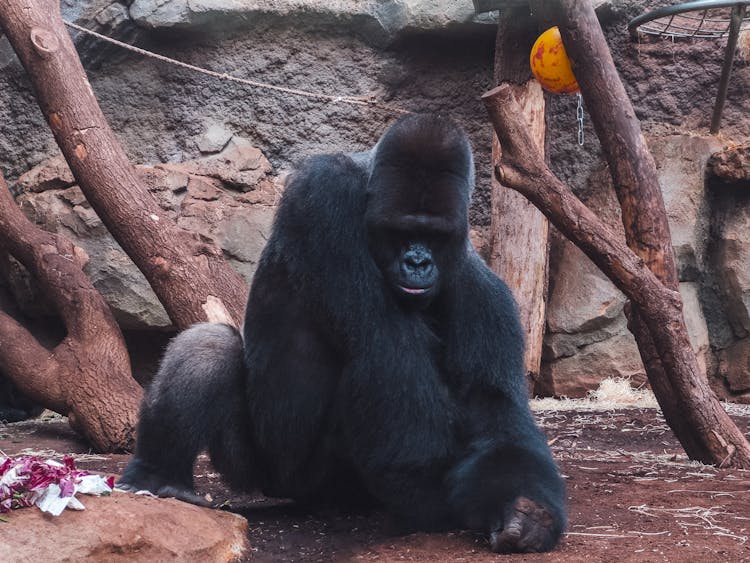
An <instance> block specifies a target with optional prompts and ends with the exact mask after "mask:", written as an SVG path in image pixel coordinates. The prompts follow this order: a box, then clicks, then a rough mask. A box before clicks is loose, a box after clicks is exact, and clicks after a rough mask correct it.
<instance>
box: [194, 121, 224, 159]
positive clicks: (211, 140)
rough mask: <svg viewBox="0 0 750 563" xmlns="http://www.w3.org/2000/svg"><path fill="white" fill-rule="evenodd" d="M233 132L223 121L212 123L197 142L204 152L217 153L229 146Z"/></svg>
mask: <svg viewBox="0 0 750 563" xmlns="http://www.w3.org/2000/svg"><path fill="white" fill-rule="evenodd" d="M231 138H232V132H231V131H230V130H229V129H228V128H227V127H226V125H224V124H223V123H212V124H211V125H209V126H208V127H207V128H206V132H205V133H203V135H201V136H200V138H199V139H198V141H197V142H196V144H197V145H198V150H199V151H201V152H202V153H217V152H221V150H222V149H223V148H224V147H226V146H227V143H228V142H229V139H231Z"/></svg>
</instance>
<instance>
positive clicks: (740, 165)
mask: <svg viewBox="0 0 750 563" xmlns="http://www.w3.org/2000/svg"><path fill="white" fill-rule="evenodd" d="M748 37H750V35H748ZM708 171H709V173H710V174H712V175H713V176H715V177H716V178H718V179H719V180H721V181H722V182H725V183H727V184H735V183H739V182H750V144H744V145H739V146H730V147H727V148H725V149H724V150H721V151H718V152H716V153H715V154H713V155H711V158H710V159H709V161H708Z"/></svg>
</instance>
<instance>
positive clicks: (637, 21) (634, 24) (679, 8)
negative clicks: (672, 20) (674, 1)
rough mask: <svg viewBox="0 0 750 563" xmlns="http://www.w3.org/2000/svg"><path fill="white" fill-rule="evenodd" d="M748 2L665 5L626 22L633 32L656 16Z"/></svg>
mask: <svg viewBox="0 0 750 563" xmlns="http://www.w3.org/2000/svg"><path fill="white" fill-rule="evenodd" d="M748 4H750V0H718V1H717V0H697V1H695V2H686V3H684V4H678V5H676V6H666V7H664V8H658V9H656V10H653V11H652V12H648V13H646V14H642V15H640V16H638V17H637V18H634V19H632V20H631V21H630V23H629V24H628V29H629V30H630V32H631V33H634V32H635V31H636V29H637V28H638V26H639V25H641V24H643V23H646V22H648V21H651V20H654V19H656V18H663V17H664V16H672V15H677V14H681V13H683V12H691V11H694V10H702V9H705V8H729V7H730V6H738V5H743V6H747V5H748Z"/></svg>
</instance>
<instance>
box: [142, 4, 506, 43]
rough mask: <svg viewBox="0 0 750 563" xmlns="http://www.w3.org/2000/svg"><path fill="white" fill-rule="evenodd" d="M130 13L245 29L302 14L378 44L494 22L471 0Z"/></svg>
mask: <svg viewBox="0 0 750 563" xmlns="http://www.w3.org/2000/svg"><path fill="white" fill-rule="evenodd" d="M130 16H131V17H132V18H133V20H134V21H135V22H136V23H137V24H138V25H141V26H144V27H150V28H163V27H166V28H170V27H178V28H185V27H218V26H222V25H223V26H226V25H233V26H236V27H245V26H246V25H247V24H246V23H245V22H247V21H258V20H262V19H269V18H300V17H303V18H305V19H306V20H307V21H306V23H305V25H310V24H318V25H321V24H332V23H335V24H336V25H339V26H345V27H347V28H348V29H350V30H352V31H354V32H355V33H357V34H358V35H359V36H361V37H362V38H363V39H365V40H366V41H368V42H372V43H376V44H383V43H390V42H392V41H394V40H395V39H397V38H399V37H400V36H402V35H403V34H404V33H405V32H409V31H411V32H413V31H416V30H420V31H430V30H441V29H444V28H446V27H451V26H458V25H466V24H471V23H475V22H484V23H491V22H492V18H491V16H489V15H479V16H478V15H476V14H475V12H474V6H473V5H472V3H471V2H454V1H450V0H385V1H383V0H357V1H355V2H352V1H351V0H276V1H274V2H268V1H267V0H235V1H233V2H227V1H226V0H190V1H189V2H188V0H166V1H165V0H134V2H133V3H132V4H131V5H130Z"/></svg>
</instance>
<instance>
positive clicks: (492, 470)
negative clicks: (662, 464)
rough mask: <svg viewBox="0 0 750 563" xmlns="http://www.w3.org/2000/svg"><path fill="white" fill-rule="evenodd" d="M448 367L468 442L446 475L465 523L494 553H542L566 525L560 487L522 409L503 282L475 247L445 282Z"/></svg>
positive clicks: (518, 356)
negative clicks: (484, 533) (477, 531)
mask: <svg viewBox="0 0 750 563" xmlns="http://www.w3.org/2000/svg"><path fill="white" fill-rule="evenodd" d="M446 289H449V291H450V292H451V296H450V298H449V299H448V301H447V305H448V308H449V312H448V318H447V319H446V327H447V331H448V332H447V338H446V359H447V362H448V372H449V373H450V374H451V376H452V377H453V378H455V379H454V380H455V382H456V384H457V386H458V387H459V389H460V391H459V392H458V395H459V396H460V397H461V403H462V405H461V412H462V413H464V416H465V418H464V419H463V425H464V428H465V432H466V434H467V435H468V436H469V439H470V442H469V444H468V445H467V446H468V447H467V454H466V456H465V457H464V459H463V460H462V461H460V462H459V463H458V464H457V466H456V468H455V469H454V471H453V472H452V474H451V478H450V481H451V487H452V491H451V501H452V503H453V505H454V506H455V507H456V509H457V510H458V512H459V513H460V514H461V515H462V519H463V521H464V524H465V525H467V526H469V527H473V528H478V529H482V530H485V531H489V532H490V541H491V543H492V548H493V549H494V550H495V551H545V550H548V549H551V548H552V547H554V545H555V544H556V543H557V541H558V539H559V537H560V535H561V534H562V531H563V529H564V527H565V487H564V484H563V481H562V479H561V477H560V475H559V472H558V470H557V468H556V466H555V463H554V461H553V459H552V456H551V453H550V451H549V447H548V445H547V442H546V439H545V437H544V435H543V434H542V432H541V431H540V430H539V429H538V428H537V426H536V424H535V423H534V420H533V417H532V415H531V412H530V410H529V408H528V397H527V392H526V381H525V377H524V371H523V363H522V361H523V336H522V331H521V327H520V323H519V321H518V314H517V312H516V305H515V302H514V301H513V297H512V295H511V293H510V291H509V289H508V288H507V286H506V285H505V284H504V283H503V282H502V281H501V280H500V279H499V278H497V277H496V276H495V275H494V274H493V273H492V272H491V271H490V270H489V269H488V268H487V267H486V266H485V265H484V263H483V262H482V261H481V259H480V258H479V257H478V256H477V255H476V254H475V253H474V251H473V250H470V251H469V254H468V255H467V260H466V262H465V263H464V264H462V265H461V266H460V267H458V268H457V271H456V277H455V279H454V280H453V282H452V283H451V284H449V288H446Z"/></svg>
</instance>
